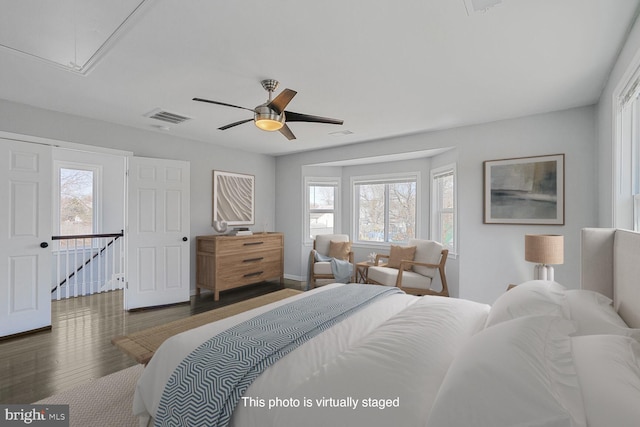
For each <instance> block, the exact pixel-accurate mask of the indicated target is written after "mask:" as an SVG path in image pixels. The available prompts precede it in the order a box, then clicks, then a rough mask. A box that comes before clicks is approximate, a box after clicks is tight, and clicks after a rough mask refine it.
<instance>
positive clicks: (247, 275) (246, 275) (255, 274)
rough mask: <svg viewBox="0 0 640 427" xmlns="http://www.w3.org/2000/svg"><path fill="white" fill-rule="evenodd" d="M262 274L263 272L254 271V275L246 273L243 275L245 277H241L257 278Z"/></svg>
mask: <svg viewBox="0 0 640 427" xmlns="http://www.w3.org/2000/svg"><path fill="white" fill-rule="evenodd" d="M262 273H264V271H256V272H255V273H247V274H245V275H244V276H242V277H253V276H259V275H261V274H262Z"/></svg>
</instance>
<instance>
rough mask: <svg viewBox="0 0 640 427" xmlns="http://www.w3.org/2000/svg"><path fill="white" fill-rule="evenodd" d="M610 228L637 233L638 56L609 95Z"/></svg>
mask: <svg viewBox="0 0 640 427" xmlns="http://www.w3.org/2000/svg"><path fill="white" fill-rule="evenodd" d="M612 107H613V123H612V124H613V126H612V131H613V133H612V141H613V144H612V175H613V177H612V183H611V184H612V188H611V190H612V193H611V202H612V203H611V226H612V227H614V228H627V229H634V230H635V231H640V209H639V203H638V200H639V198H640V196H639V194H640V55H636V57H635V58H634V60H633V61H632V63H631V64H630V65H629V66H628V67H627V71H626V72H625V75H624V77H622V78H621V79H620V81H619V82H618V84H617V86H616V88H615V89H614V91H613V94H612Z"/></svg>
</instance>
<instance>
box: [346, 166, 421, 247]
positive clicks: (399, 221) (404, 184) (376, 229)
mask: <svg viewBox="0 0 640 427" xmlns="http://www.w3.org/2000/svg"><path fill="white" fill-rule="evenodd" d="M416 182H417V181H416V179H415V178H412V179H402V180H389V181H386V182H385V181H383V180H380V181H377V182H360V183H357V182H356V184H355V187H354V189H355V197H356V205H357V209H356V212H357V215H358V217H357V240H358V241H361V242H381V243H382V242H391V243H399V242H406V241H408V240H409V239H410V238H413V237H415V235H416Z"/></svg>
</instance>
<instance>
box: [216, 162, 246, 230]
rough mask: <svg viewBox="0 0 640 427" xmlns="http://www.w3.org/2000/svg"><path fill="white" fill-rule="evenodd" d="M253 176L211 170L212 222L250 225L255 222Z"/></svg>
mask: <svg viewBox="0 0 640 427" xmlns="http://www.w3.org/2000/svg"><path fill="white" fill-rule="evenodd" d="M254 201H255V177H254V176H253V175H245V174H241V173H233V172H221V171H213V218H212V223H214V224H215V223H216V221H217V222H225V223H226V224H227V225H231V226H233V225H250V224H254V223H255V219H254V203H255V202H254Z"/></svg>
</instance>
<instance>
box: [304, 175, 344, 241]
mask: <svg viewBox="0 0 640 427" xmlns="http://www.w3.org/2000/svg"><path fill="white" fill-rule="evenodd" d="M305 181H306V183H305V188H306V214H305V217H306V220H305V226H306V233H305V237H306V239H305V240H306V241H307V242H308V243H309V242H311V241H312V240H314V239H315V237H316V236H317V235H319V234H334V233H336V232H338V231H339V229H338V224H337V223H338V219H339V218H337V212H339V210H338V205H339V200H340V196H339V189H340V187H339V180H338V178H309V177H307V178H306V179H305Z"/></svg>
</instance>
